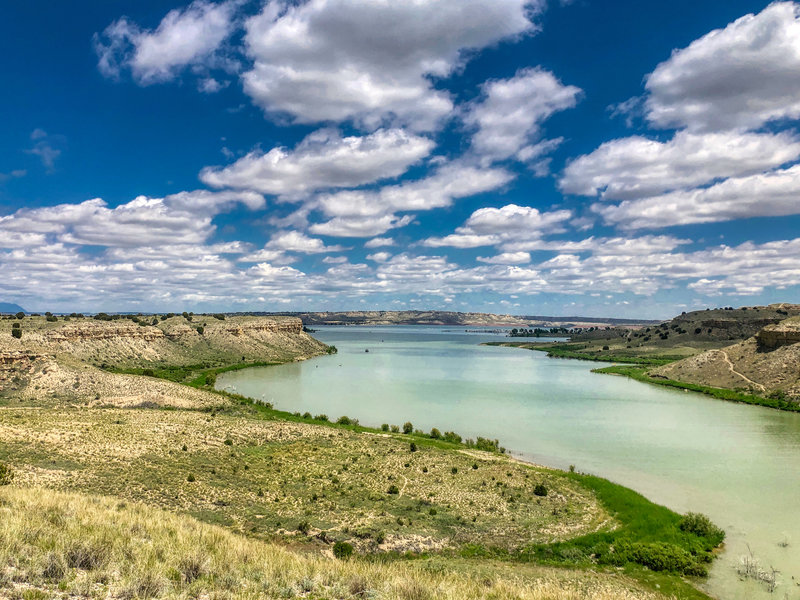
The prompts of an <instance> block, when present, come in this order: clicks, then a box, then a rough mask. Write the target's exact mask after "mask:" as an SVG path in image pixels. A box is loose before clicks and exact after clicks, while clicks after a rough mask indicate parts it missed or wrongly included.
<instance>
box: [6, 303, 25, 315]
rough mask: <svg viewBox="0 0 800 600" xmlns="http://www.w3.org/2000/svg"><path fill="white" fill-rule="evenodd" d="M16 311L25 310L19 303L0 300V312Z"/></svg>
mask: <svg viewBox="0 0 800 600" xmlns="http://www.w3.org/2000/svg"><path fill="white" fill-rule="evenodd" d="M18 312H27V311H26V310H25V309H24V308H22V307H21V306H20V305H19V304H12V303H11V302H0V314H12V315H13V314H16V313H18Z"/></svg>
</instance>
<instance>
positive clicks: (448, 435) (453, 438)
mask: <svg viewBox="0 0 800 600" xmlns="http://www.w3.org/2000/svg"><path fill="white" fill-rule="evenodd" d="M444 441H446V442H451V443H453V444H460V443H461V436H460V435H458V434H457V433H456V432H455V431H445V432H444Z"/></svg>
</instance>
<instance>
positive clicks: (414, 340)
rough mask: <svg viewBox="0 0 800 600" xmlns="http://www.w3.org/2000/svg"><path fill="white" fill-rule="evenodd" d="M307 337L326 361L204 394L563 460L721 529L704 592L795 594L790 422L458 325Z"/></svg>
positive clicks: (797, 508) (796, 477)
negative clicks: (230, 394)
mask: <svg viewBox="0 0 800 600" xmlns="http://www.w3.org/2000/svg"><path fill="white" fill-rule="evenodd" d="M314 336H315V337H317V338H318V339H320V340H322V341H324V342H325V343H327V344H333V345H335V346H336V347H337V348H338V350H339V353H338V354H336V355H331V356H323V357H319V358H315V359H312V360H309V361H305V362H299V363H292V364H287V365H281V366H277V367H264V368H253V369H246V370H243V371H235V372H230V373H226V374H224V375H221V376H220V377H219V379H218V381H217V387H219V388H221V389H226V390H229V391H235V392H237V393H239V394H243V395H246V396H250V397H252V398H256V399H259V400H263V401H267V402H272V403H273V404H274V406H275V408H278V409H282V410H287V411H290V412H295V411H300V412H305V411H308V412H311V413H313V414H319V413H325V414H327V415H328V416H329V417H331V419H336V418H338V417H340V416H342V415H348V416H350V417H355V418H357V419H359V420H360V421H361V423H362V424H363V425H370V426H379V425H380V424H381V423H390V424H398V425H402V424H403V423H404V422H406V421H411V422H412V423H413V424H414V426H415V427H416V428H420V429H423V430H425V431H430V429H431V428H432V427H438V428H439V429H440V430H442V431H445V430H452V431H456V432H457V433H459V434H461V435H462V436H463V437H465V438H467V437H473V438H474V437H477V436H479V435H481V436H484V437H489V438H498V439H499V440H500V443H501V445H503V446H505V447H506V448H508V450H509V451H510V452H511V453H512V454H514V455H515V456H519V457H521V458H524V459H527V460H531V461H533V462H536V463H539V464H544V465H548V466H553V467H558V468H562V469H566V468H568V467H569V465H575V467H576V469H577V470H579V471H582V472H587V473H592V474H595V475H600V476H602V477H606V478H608V479H610V480H612V481H615V482H617V483H620V484H622V485H625V486H627V487H630V488H632V489H635V490H637V491H638V492H641V493H642V494H644V495H645V496H647V497H648V498H649V499H651V500H653V501H655V502H658V503H660V504H664V505H666V506H669V507H670V508H672V509H673V510H676V511H678V512H686V511H690V510H691V511H695V512H703V513H705V514H707V515H709V516H710V517H711V518H712V519H713V520H714V521H715V522H716V523H717V524H718V525H720V526H722V527H724V528H725V530H726V532H727V535H728V537H727V540H726V544H727V545H726V551H725V552H724V553H723V554H722V555H721V558H720V559H719V560H717V561H715V563H714V566H713V568H712V570H711V575H710V577H709V579H708V582H707V584H706V585H705V589H706V591H708V592H709V593H711V594H712V595H714V596H716V597H718V598H721V599H729V598H730V599H740V598H741V599H751V598H781V599H783V598H789V599H795V598H797V599H800V587H798V584H800V414H795V413H785V412H779V411H776V410H772V409H767V408H761V407H755V406H748V405H742V404H735V403H730V402H724V401H722V400H716V399H713V398H710V397H707V396H703V395H701V394H695V393H688V392H683V391H679V390H671V389H667V388H662V387H658V386H653V385H648V384H645V383H640V382H637V381H633V380H630V379H627V378H623V377H617V376H611V375H599V374H595V373H591V369H593V368H596V367H598V366H602V365H601V364H598V363H590V362H586V361H578V360H567V359H554V358H548V357H547V356H546V355H545V354H544V353H541V352H533V351H529V350H522V349H517V348H503V347H490V346H481V345H480V344H481V343H482V342H485V341H503V340H504V339H505V338H504V337H503V336H502V335H497V334H490V333H474V332H467V331H465V328H463V327H461V328H454V327H430V326H426V327H415V326H386V327H320V328H319V329H318V331H317V332H316V333H315V334H314ZM366 350H369V352H366ZM748 552H752V554H753V555H754V556H755V557H756V558H757V559H758V560H759V562H760V563H761V565H762V567H764V568H769V567H774V568H776V569H778V570H779V571H780V574H779V576H778V579H779V581H780V585H779V587H778V588H777V589H776V591H775V592H774V594H769V593H767V591H766V589H765V588H764V587H763V585H762V584H759V583H756V582H754V581H747V582H742V581H740V580H739V578H738V576H737V574H736V567H737V565H738V564H739V561H740V558H741V557H742V556H744V555H745V554H747V553H748ZM793 578H794V579H793Z"/></svg>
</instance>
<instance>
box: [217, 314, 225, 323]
mask: <svg viewBox="0 0 800 600" xmlns="http://www.w3.org/2000/svg"><path fill="white" fill-rule="evenodd" d="M214 318H215V319H219V320H220V321H224V320H225V315H223V314H220V313H217V314H215V315H214Z"/></svg>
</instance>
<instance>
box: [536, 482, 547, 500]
mask: <svg viewBox="0 0 800 600" xmlns="http://www.w3.org/2000/svg"><path fill="white" fill-rule="evenodd" d="M533 493H534V494H535V495H536V496H542V497H544V496H547V486H546V485H544V484H543V483H537V484H536V486H535V487H534V488H533Z"/></svg>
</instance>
